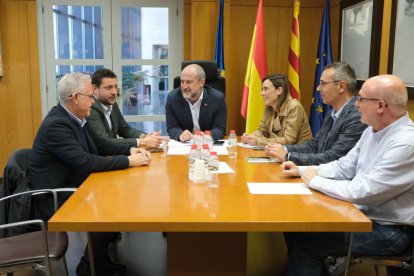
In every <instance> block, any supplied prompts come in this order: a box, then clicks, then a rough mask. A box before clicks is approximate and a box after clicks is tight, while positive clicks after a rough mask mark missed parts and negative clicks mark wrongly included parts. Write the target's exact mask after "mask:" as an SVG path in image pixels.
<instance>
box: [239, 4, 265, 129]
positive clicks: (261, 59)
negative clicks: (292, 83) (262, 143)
mask: <svg viewBox="0 0 414 276" xmlns="http://www.w3.org/2000/svg"><path fill="white" fill-rule="evenodd" d="M266 75H267V61H266V43H265V35H264V24H263V4H262V0H260V1H259V7H258V9H257V17H256V25H255V26H254V30H253V38H252V44H251V46H250V53H249V60H248V62H247V70H246V77H245V79H244V88H243V99H242V106H241V115H242V116H243V117H244V118H245V119H246V133H251V132H253V131H255V130H256V129H258V128H259V125H260V120H261V118H262V116H263V110H264V102H263V98H262V96H261V91H262V79H263V78H264V77H266Z"/></svg>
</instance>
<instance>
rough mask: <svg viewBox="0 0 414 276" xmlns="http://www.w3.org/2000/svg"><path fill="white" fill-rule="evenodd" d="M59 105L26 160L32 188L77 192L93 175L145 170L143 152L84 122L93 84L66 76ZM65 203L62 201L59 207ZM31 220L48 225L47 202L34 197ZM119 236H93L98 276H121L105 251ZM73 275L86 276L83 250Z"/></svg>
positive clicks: (79, 76) (147, 156) (81, 76)
mask: <svg viewBox="0 0 414 276" xmlns="http://www.w3.org/2000/svg"><path fill="white" fill-rule="evenodd" d="M58 94H59V104H58V105H57V106H55V107H53V108H52V110H50V112H49V113H48V115H47V116H46V118H45V119H44V120H43V122H42V125H41V126H40V129H39V131H38V133H37V135H36V138H35V141H34V143H33V150H32V154H31V157H30V163H29V170H28V176H29V179H30V188H31V189H33V190H35V189H55V188H68V187H79V186H80V185H81V184H82V182H83V181H84V180H85V179H86V178H87V177H88V176H89V174H91V173H93V172H102V171H111V170H119V169H125V168H127V167H135V166H144V165H149V163H150V160H151V155H150V153H149V152H148V151H146V150H145V149H138V148H134V147H131V146H130V145H120V144H115V143H113V142H111V141H107V140H105V139H104V138H102V137H100V136H99V135H96V133H95V132H94V131H93V130H92V129H91V128H90V126H89V124H87V123H86V120H85V118H86V117H88V116H89V114H90V110H91V106H92V103H93V102H94V98H93V91H92V84H91V79H90V77H89V76H88V75H85V74H81V73H70V74H67V75H65V76H64V77H63V78H62V79H61V80H60V82H59V85H58ZM66 199H67V198H60V199H59V204H62V203H63V202H64V201H65V200H66ZM33 206H34V216H35V217H36V218H40V219H42V220H44V221H48V220H49V218H50V217H51V216H52V215H53V204H52V202H51V198H48V197H46V196H43V197H42V198H40V196H39V197H36V200H35V201H34V202H33ZM117 235H118V234H117V233H93V234H92V239H93V247H94V254H95V261H96V272H97V275H123V274H124V271H125V268H124V267H123V266H122V265H120V264H117V263H114V262H112V261H111V260H110V259H109V257H108V255H107V249H108V245H109V243H110V242H113V241H114V240H115V239H116V237H117ZM76 273H77V274H78V275H90V266H89V258H88V254H87V250H85V255H84V257H82V260H81V262H80V263H79V265H78V267H77V269H76Z"/></svg>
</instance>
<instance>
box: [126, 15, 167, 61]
mask: <svg viewBox="0 0 414 276" xmlns="http://www.w3.org/2000/svg"><path fill="white" fill-rule="evenodd" d="M121 28H122V30H121V43H122V44H121V49H122V50H121V51H122V53H121V56H122V58H123V59H154V58H156V59H166V58H168V8H141V7H123V8H122V9H121ZM160 45H162V48H163V51H164V52H163V54H160V52H159V47H160Z"/></svg>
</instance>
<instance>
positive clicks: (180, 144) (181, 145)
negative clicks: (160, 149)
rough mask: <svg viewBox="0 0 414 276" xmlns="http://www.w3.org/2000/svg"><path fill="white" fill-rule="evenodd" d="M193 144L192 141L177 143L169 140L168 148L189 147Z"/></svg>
mask: <svg viewBox="0 0 414 276" xmlns="http://www.w3.org/2000/svg"><path fill="white" fill-rule="evenodd" d="M192 144H193V140H190V141H187V142H179V141H176V140H173V139H170V141H169V142H168V146H169V147H191V145H192Z"/></svg>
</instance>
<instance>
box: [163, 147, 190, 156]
mask: <svg viewBox="0 0 414 276" xmlns="http://www.w3.org/2000/svg"><path fill="white" fill-rule="evenodd" d="M190 150H191V147H168V152H167V155H186V154H187V155H188V153H189V152H190Z"/></svg>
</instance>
